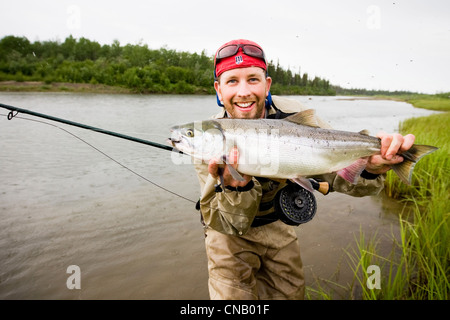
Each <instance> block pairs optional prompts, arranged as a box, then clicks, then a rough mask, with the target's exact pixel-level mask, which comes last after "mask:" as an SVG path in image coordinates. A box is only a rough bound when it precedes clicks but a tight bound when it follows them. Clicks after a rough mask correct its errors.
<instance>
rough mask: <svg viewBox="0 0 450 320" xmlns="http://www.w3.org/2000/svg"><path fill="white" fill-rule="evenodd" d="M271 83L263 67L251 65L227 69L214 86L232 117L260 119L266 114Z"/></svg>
mask: <svg viewBox="0 0 450 320" xmlns="http://www.w3.org/2000/svg"><path fill="white" fill-rule="evenodd" d="M271 84H272V79H271V78H270V77H267V78H266V75H265V71H264V70H263V69H261V68H258V67H249V68H237V69H231V70H228V71H225V72H224V73H222V74H221V75H220V78H219V81H216V82H215V83H214V88H215V89H216V91H217V94H218V96H219V99H220V100H221V101H222V103H223V105H224V106H225V110H226V111H227V112H228V115H229V116H230V117H231V118H236V119H259V118H262V117H263V116H264V111H265V108H264V107H265V100H266V97H267V95H268V94H269V89H270V85H271Z"/></svg>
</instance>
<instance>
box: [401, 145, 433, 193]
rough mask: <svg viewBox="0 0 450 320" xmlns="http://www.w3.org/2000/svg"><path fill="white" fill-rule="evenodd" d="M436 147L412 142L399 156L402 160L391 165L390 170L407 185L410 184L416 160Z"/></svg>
mask: <svg viewBox="0 0 450 320" xmlns="http://www.w3.org/2000/svg"><path fill="white" fill-rule="evenodd" d="M437 149H438V148H436V147H433V146H427V145H421V144H414V145H413V146H412V147H411V148H410V149H409V150H407V151H405V152H403V153H402V154H401V156H402V157H403V159H404V160H403V161H402V162H400V163H398V164H395V165H393V166H392V170H394V172H395V173H396V174H397V175H398V177H399V178H400V180H402V181H403V182H404V183H406V184H407V185H410V184H411V179H412V173H413V171H414V166H415V165H416V163H417V161H419V160H420V159H421V158H422V157H424V156H426V155H427V154H430V153H432V152H434V151H436V150H437Z"/></svg>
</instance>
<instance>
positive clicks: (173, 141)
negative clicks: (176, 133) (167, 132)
mask: <svg viewBox="0 0 450 320" xmlns="http://www.w3.org/2000/svg"><path fill="white" fill-rule="evenodd" d="M166 142H167V144H170V145H171V146H172V147H174V148H176V147H177V146H176V144H177V143H180V142H181V140H176V139H173V138H167V140H166Z"/></svg>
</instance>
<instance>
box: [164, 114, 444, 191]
mask: <svg viewBox="0 0 450 320" xmlns="http://www.w3.org/2000/svg"><path fill="white" fill-rule="evenodd" d="M171 132H172V134H171V138H170V139H169V143H170V144H171V145H172V146H173V147H174V148H176V149H178V150H180V151H181V152H183V153H185V154H189V155H191V156H192V157H194V158H195V159H199V160H201V161H204V162H208V161H209V160H210V159H212V158H216V159H219V160H221V161H222V160H223V162H224V163H225V164H227V165H229V164H230V163H229V161H228V157H227V155H228V154H229V152H230V150H231V148H233V147H237V149H238V151H239V158H238V160H237V169H236V170H237V172H236V171H235V170H233V168H232V167H231V166H229V168H230V169H231V170H230V171H231V173H232V175H233V177H234V178H235V179H238V180H241V178H242V177H241V175H240V174H247V175H251V176H258V177H266V178H277V179H290V180H292V181H295V182H297V183H298V184H300V185H302V186H303V187H305V188H307V189H309V190H311V187H310V185H309V183H308V179H307V178H306V177H308V176H314V175H320V174H326V173H332V172H336V173H337V174H338V175H340V176H342V177H343V178H344V179H346V180H348V181H350V182H351V183H353V184H355V183H356V181H357V179H358V177H359V175H360V174H361V172H362V171H363V170H364V168H365V166H366V164H367V160H368V157H369V156H372V155H375V154H380V149H381V140H380V139H379V138H377V137H373V136H370V135H369V134H368V133H367V132H366V131H365V130H363V131H361V132H349V131H341V130H332V129H326V128H321V127H319V125H318V123H317V120H316V117H315V113H314V110H312V109H310V110H305V111H302V112H299V113H296V114H294V115H292V116H289V117H287V118H285V119H281V120H276V119H254V120H253V119H229V118H223V119H211V120H205V121H198V122H192V123H188V124H183V125H178V126H174V127H172V128H171ZM436 149H437V148H436V147H433V146H427V145H417V144H415V145H413V146H412V147H411V149H410V150H408V151H406V152H403V153H402V154H401V156H402V157H403V158H404V161H403V162H402V163H399V164H397V165H394V166H393V167H392V169H393V170H394V171H395V172H396V174H397V175H398V176H399V177H400V179H401V180H402V181H403V182H404V183H406V184H410V183H411V177H412V172H413V170H414V165H415V164H416V162H417V161H419V159H421V158H422V157H423V156H425V155H427V154H429V153H431V152H433V151H435V150H436Z"/></svg>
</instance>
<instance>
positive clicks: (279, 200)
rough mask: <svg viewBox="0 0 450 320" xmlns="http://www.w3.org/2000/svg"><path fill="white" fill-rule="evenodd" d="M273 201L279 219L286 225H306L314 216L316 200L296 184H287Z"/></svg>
mask: <svg viewBox="0 0 450 320" xmlns="http://www.w3.org/2000/svg"><path fill="white" fill-rule="evenodd" d="M274 200H275V201H274V202H275V210H276V211H277V212H278V215H279V219H280V220H281V221H283V222H284V223H286V224H288V225H291V226H298V225H300V224H302V223H306V222H308V221H310V220H311V219H312V218H313V217H314V215H315V214H316V210H317V203H316V198H315V197H314V195H313V194H312V193H311V192H310V191H308V190H306V189H304V188H303V187H301V186H300V185H298V184H296V183H289V185H288V186H286V187H285V188H283V189H282V190H281V191H280V192H278V194H277V196H276V197H275V199H274Z"/></svg>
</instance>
